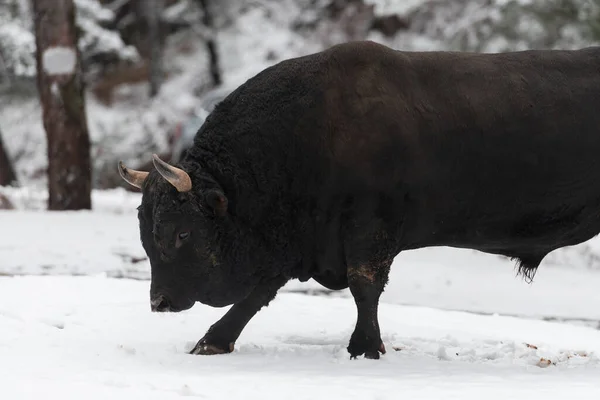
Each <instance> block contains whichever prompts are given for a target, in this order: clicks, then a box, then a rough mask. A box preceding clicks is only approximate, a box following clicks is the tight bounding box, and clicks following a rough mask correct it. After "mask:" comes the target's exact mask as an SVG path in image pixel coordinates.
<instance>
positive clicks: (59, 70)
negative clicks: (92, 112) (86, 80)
mask: <svg viewBox="0 0 600 400" xmlns="http://www.w3.org/2000/svg"><path fill="white" fill-rule="evenodd" d="M33 12H34V24H35V39H36V40H35V41H36V62H37V84H38V91H39V95H40V101H41V103H42V108H43V120H44V128H45V130H46V137H47V139H48V208H49V209H50V210H78V209H90V208H91V193H90V192H91V165H90V164H91V162H90V141H89V134H88V130H87V118H86V113H85V98H84V90H83V89H84V87H83V80H82V73H81V65H80V54H79V50H78V48H77V31H76V27H75V5H74V4H73V0H33Z"/></svg>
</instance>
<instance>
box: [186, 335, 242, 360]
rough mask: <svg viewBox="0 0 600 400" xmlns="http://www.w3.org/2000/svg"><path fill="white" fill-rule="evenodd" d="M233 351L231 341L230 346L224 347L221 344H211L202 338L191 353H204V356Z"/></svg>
mask: <svg viewBox="0 0 600 400" xmlns="http://www.w3.org/2000/svg"><path fill="white" fill-rule="evenodd" d="M232 351H233V343H229V346H226V348H223V347H221V346H218V345H215V344H209V343H207V342H206V340H205V339H204V338H203V339H200V341H199V342H198V343H197V344H196V346H194V348H193V349H192V351H190V354H195V355H202V356H212V355H215V354H227V353H231V352H232Z"/></svg>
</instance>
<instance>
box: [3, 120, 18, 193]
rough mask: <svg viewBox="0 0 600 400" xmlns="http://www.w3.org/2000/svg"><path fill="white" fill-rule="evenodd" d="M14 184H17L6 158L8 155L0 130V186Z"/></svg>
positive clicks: (10, 164)
mask: <svg viewBox="0 0 600 400" xmlns="http://www.w3.org/2000/svg"><path fill="white" fill-rule="evenodd" d="M14 183H17V176H16V175H15V170H14V168H13V166H12V163H11V162H10V158H8V154H7V153H6V150H5V149H4V142H3V141H2V131H1V130H0V186H8V185H12V184H14Z"/></svg>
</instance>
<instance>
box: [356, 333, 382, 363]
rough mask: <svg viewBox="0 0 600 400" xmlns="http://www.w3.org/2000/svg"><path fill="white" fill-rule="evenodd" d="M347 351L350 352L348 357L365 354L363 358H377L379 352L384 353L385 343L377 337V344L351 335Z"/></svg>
mask: <svg viewBox="0 0 600 400" xmlns="http://www.w3.org/2000/svg"><path fill="white" fill-rule="evenodd" d="M347 350H348V353H350V359H356V358H357V357H358V356H361V355H363V354H364V355H365V358H368V359H371V360H379V355H380V354H385V345H384V344H383V342H382V341H381V339H379V346H377V345H374V346H373V345H371V344H370V343H368V341H367V340H365V339H363V340H360V339H358V338H357V336H355V335H352V338H351V339H350V344H349V345H348V348H347Z"/></svg>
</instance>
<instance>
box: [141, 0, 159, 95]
mask: <svg viewBox="0 0 600 400" xmlns="http://www.w3.org/2000/svg"><path fill="white" fill-rule="evenodd" d="M138 7H140V8H141V12H140V14H141V15H144V19H145V20H146V23H147V27H148V46H149V60H150V65H149V67H150V68H149V69H150V74H149V75H150V76H149V77H150V97H154V96H156V95H157V94H158V91H159V90H160V85H161V83H162V80H163V65H162V55H163V43H164V38H163V35H162V31H163V29H162V21H161V15H162V11H163V8H164V1H163V0H149V1H140V2H139V5H138Z"/></svg>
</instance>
